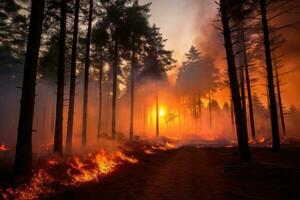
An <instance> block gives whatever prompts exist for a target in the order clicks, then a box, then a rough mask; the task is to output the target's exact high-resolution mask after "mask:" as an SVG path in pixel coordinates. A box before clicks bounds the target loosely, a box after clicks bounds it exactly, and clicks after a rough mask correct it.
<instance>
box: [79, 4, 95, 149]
mask: <svg viewBox="0 0 300 200" xmlns="http://www.w3.org/2000/svg"><path fill="white" fill-rule="evenodd" d="M92 18H93V0H90V11H89V24H88V31H87V36H86V52H85V69H84V91H83V93H84V94H83V119H82V146H86V140H87V135H86V132H87V114H88V97H89V71H90V43H91V31H92Z"/></svg>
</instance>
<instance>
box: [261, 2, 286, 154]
mask: <svg viewBox="0 0 300 200" xmlns="http://www.w3.org/2000/svg"><path fill="white" fill-rule="evenodd" d="M259 4H260V14H261V23H262V27H263V37H264V46H265V59H266V71H267V81H268V96H269V101H270V111H271V125H272V137H273V150H274V151H279V150H280V149H281V145H280V137H279V126H278V114H277V104H276V95H275V89H274V87H275V84H274V77H273V64H272V56H271V46H270V36H269V24H268V18H267V6H266V0H259Z"/></svg>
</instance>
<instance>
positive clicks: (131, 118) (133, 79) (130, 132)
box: [129, 47, 136, 139]
mask: <svg viewBox="0 0 300 200" xmlns="http://www.w3.org/2000/svg"><path fill="white" fill-rule="evenodd" d="M135 71H136V61H135V47H133V48H132V58H131V85H130V90H131V97H130V130H129V138H130V139H133V129H134V98H135V88H134V87H135Z"/></svg>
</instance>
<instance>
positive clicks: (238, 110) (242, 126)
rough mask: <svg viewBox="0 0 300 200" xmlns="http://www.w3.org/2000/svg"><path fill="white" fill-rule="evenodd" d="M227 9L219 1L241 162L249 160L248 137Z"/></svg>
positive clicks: (223, 2) (221, 0) (224, 2)
mask: <svg viewBox="0 0 300 200" xmlns="http://www.w3.org/2000/svg"><path fill="white" fill-rule="evenodd" d="M228 12H229V7H228V1H227V0H220V13H221V21H222V25H223V35H224V41H225V50H226V56H227V66H228V75H229V82H230V90H231V95H232V101H233V107H234V114H235V124H236V130H237V137H238V145H239V150H240V158H241V160H249V159H251V155H250V150H249V146H248V135H247V134H246V133H247V130H246V121H245V118H244V117H243V110H242V105H241V96H240V91H239V87H238V86H239V84H238V79H237V72H236V64H235V58H234V53H233V47H232V37H231V29H230V25H229V13H228Z"/></svg>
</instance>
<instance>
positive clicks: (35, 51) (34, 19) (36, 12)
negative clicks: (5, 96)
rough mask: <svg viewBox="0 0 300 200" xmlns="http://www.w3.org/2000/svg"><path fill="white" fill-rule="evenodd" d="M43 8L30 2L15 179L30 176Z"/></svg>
mask: <svg viewBox="0 0 300 200" xmlns="http://www.w3.org/2000/svg"><path fill="white" fill-rule="evenodd" d="M44 7H45V0H39V1H36V0H32V1H31V13H30V25H29V34H28V39H27V50H26V55H25V63H24V73H23V87H22V97H21V107H20V115H19V124H18V136H17V146H16V156H15V163H14V175H15V177H16V178H20V177H29V176H30V175H31V174H32V171H31V169H32V125H33V116H34V104H35V89H36V74H37V64H38V57H39V49H40V40H41V34H42V24H43V18H44V16H43V15H44Z"/></svg>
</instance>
